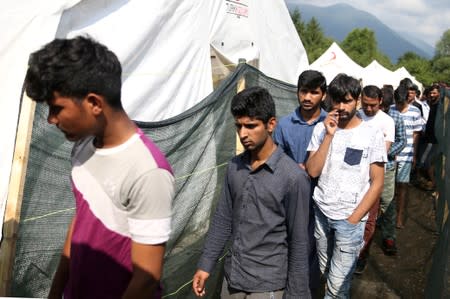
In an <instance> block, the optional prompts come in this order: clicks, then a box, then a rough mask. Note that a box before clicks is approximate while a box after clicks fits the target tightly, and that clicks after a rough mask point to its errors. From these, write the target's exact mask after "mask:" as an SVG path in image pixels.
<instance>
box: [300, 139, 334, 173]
mask: <svg viewBox="0 0 450 299" xmlns="http://www.w3.org/2000/svg"><path fill="white" fill-rule="evenodd" d="M332 140H333V136H332V135H329V134H326V135H325V137H324V139H323V141H322V144H321V145H320V146H319V148H318V150H317V151H316V152H315V153H314V154H311V155H310V157H309V159H308V161H307V162H306V170H307V172H308V174H309V175H310V176H311V177H313V178H315V177H318V176H319V175H320V174H321V173H322V169H323V166H324V165H325V160H326V158H327V155H328V150H329V149H330V144H331V141H332Z"/></svg>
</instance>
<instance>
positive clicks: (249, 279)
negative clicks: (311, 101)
mask: <svg viewBox="0 0 450 299" xmlns="http://www.w3.org/2000/svg"><path fill="white" fill-rule="evenodd" d="M231 113H232V115H233V117H234V119H235V125H236V130H237V133H238V135H239V138H240V141H241V143H242V145H243V146H244V148H245V152H244V153H242V154H240V155H238V156H236V157H234V158H233V159H232V160H231V161H230V162H229V164H228V169H227V174H226V177H225V184H224V186H223V189H222V195H221V198H220V199H219V203H218V206H217V209H216V212H215V215H214V217H213V219H212V222H211V225H210V228H209V232H208V235H207V237H206V241H205V245H204V248H203V254H202V256H201V258H200V261H199V263H198V270H197V272H196V273H195V275H194V278H193V282H192V287H193V291H194V293H195V294H196V295H197V296H204V295H205V282H206V280H207V279H208V277H209V275H210V273H211V272H212V271H213V270H214V266H215V264H216V262H217V260H218V258H219V257H220V256H221V255H222V253H223V252H224V249H225V245H226V244H227V243H228V241H230V246H229V248H228V252H227V256H226V259H225V279H224V281H223V285H222V293H221V297H222V298H310V297H311V294H310V291H309V287H308V282H309V265H308V253H309V252H308V251H309V241H310V240H309V238H308V221H309V219H308V218H309V197H310V181H309V177H308V175H307V174H306V172H305V171H304V170H303V169H301V168H300V167H298V165H297V164H296V163H295V162H294V161H293V160H292V159H291V158H289V157H288V156H287V155H286V154H285V153H284V152H283V150H282V149H281V148H280V147H277V145H276V144H275V143H274V141H273V139H272V132H273V131H274V129H275V126H276V119H275V104H274V102H273V99H272V97H271V96H270V94H269V92H268V91H267V90H265V89H263V88H260V87H252V88H248V89H246V90H244V91H242V92H240V93H238V94H237V95H236V96H235V97H234V98H233V100H232V102H231Z"/></svg>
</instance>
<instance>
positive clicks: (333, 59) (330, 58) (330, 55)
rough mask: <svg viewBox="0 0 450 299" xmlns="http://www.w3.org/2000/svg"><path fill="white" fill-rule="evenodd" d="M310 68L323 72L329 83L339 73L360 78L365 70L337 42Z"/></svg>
mask: <svg viewBox="0 0 450 299" xmlns="http://www.w3.org/2000/svg"><path fill="white" fill-rule="evenodd" d="M309 68H310V69H313V70H317V71H320V72H322V74H323V75H324V76H325V78H326V79H327V83H328V84H329V83H330V82H331V80H333V78H334V77H335V76H336V75H337V74H339V73H345V74H347V75H349V76H353V77H355V78H357V79H359V78H361V71H362V70H363V68H362V67H361V66H360V65H359V64H357V63H356V62H354V61H353V60H352V59H351V58H350V57H348V56H347V54H345V52H344V51H342V49H341V48H340V47H339V46H338V45H337V44H336V43H333V44H332V45H331V46H330V47H329V48H328V49H327V50H326V51H325V52H324V53H323V54H322V56H320V57H319V58H317V59H316V61H314V62H313V63H312V64H311V65H310V66H309Z"/></svg>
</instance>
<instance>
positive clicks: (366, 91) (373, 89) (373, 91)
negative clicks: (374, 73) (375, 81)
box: [362, 85, 383, 100]
mask: <svg viewBox="0 0 450 299" xmlns="http://www.w3.org/2000/svg"><path fill="white" fill-rule="evenodd" d="M362 94H363V96H366V97H368V98H371V99H379V100H381V98H382V97H383V93H382V92H381V89H379V88H378V87H377V86H375V85H366V86H364V88H363V90H362Z"/></svg>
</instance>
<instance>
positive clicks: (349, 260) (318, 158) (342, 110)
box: [306, 74, 387, 298]
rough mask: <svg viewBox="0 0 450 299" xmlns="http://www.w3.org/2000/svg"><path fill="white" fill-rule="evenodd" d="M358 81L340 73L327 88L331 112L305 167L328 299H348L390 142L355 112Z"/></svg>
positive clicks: (380, 187)
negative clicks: (311, 180) (314, 179)
mask: <svg viewBox="0 0 450 299" xmlns="http://www.w3.org/2000/svg"><path fill="white" fill-rule="evenodd" d="M360 93H361V86H360V83H359V81H358V80H356V79H355V78H352V77H349V76H347V75H345V74H339V75H337V76H336V77H335V78H334V79H333V81H332V82H331V83H330V85H329V86H328V94H329V96H330V98H331V104H332V110H331V111H330V113H328V115H327V117H326V118H325V120H324V121H323V122H322V123H319V124H317V126H316V127H315V128H314V132H313V135H312V138H311V142H310V144H309V146H308V151H309V152H310V156H309V158H308V161H307V162H306V170H307V171H308V173H309V175H310V176H311V177H319V181H318V184H317V186H316V188H315V189H314V194H313V199H314V202H315V206H314V207H315V219H316V226H315V234H314V235H315V237H316V245H317V252H318V256H319V265H320V271H321V272H322V274H323V275H324V277H325V278H326V279H327V290H326V294H325V298H349V292H350V284H351V278H352V274H353V271H354V269H355V265H356V261H357V259H358V255H359V251H360V249H361V248H362V246H363V244H364V240H363V235H364V226H365V223H366V219H367V213H368V211H369V210H370V208H371V207H372V206H373V204H374V203H375V202H376V200H377V199H378V198H379V197H380V194H381V191H382V190H383V180H384V162H386V160H387V157H386V145H385V142H384V137H383V133H382V132H381V130H379V129H377V128H374V127H372V126H371V125H369V124H368V123H367V122H363V121H362V120H361V118H360V117H358V115H357V113H356V107H357V103H358V99H359V95H360Z"/></svg>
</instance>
